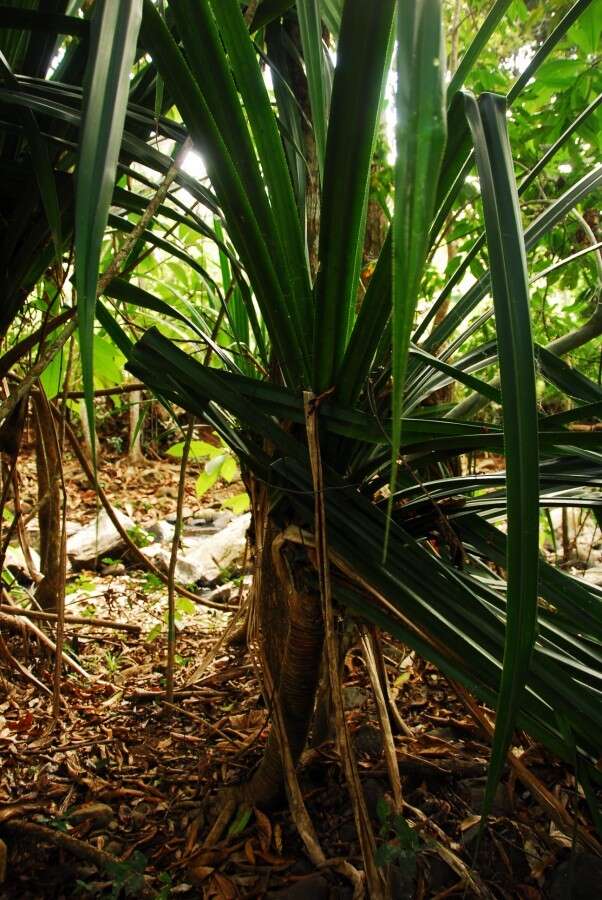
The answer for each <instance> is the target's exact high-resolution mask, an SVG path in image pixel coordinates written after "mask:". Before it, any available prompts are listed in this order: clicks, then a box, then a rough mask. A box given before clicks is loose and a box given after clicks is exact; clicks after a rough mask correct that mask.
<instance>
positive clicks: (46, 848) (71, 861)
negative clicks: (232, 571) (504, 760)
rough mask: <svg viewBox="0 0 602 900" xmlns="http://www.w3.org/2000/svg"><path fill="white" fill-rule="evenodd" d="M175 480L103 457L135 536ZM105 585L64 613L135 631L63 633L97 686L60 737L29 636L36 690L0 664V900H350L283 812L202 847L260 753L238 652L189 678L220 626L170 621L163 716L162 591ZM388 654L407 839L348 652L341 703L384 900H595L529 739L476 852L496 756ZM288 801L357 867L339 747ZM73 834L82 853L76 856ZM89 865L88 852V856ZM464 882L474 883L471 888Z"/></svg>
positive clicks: (228, 651) (213, 614) (435, 685)
mask: <svg viewBox="0 0 602 900" xmlns="http://www.w3.org/2000/svg"><path fill="white" fill-rule="evenodd" d="M34 475H35V470H34V467H33V463H32V462H31V461H28V460H26V461H25V463H24V465H23V466H22V469H21V480H22V488H21V490H22V502H23V504H24V505H26V504H27V503H28V502H33V487H34V484H35V478H34ZM178 475H179V462H178V461H177V460H157V461H148V460H147V461H146V462H145V463H143V464H137V465H131V464H129V463H128V462H127V460H123V459H119V458H106V459H104V460H103V462H102V464H101V467H100V480H101V483H102V484H104V485H105V487H106V488H107V489H109V487H110V497H111V501H112V503H113V504H115V505H118V506H119V507H120V508H121V509H122V510H124V511H126V512H127V513H128V514H129V515H130V516H131V517H132V518H133V519H135V521H136V522H137V524H139V525H140V527H141V528H144V527H148V526H149V525H150V524H151V523H152V522H153V521H157V520H160V519H164V518H165V517H166V516H168V515H169V514H170V513H173V511H174V509H175V497H176V493H177V482H178ZM65 480H66V483H67V489H68V496H69V509H68V511H67V518H68V520H71V521H73V522H78V523H80V524H81V525H83V524H86V523H88V522H90V521H92V520H93V519H94V516H95V514H96V509H97V501H96V497H95V494H94V492H93V491H92V490H91V488H90V487H89V485H88V483H87V481H86V479H85V477H84V476H83V475H82V474H81V472H80V471H79V468H78V466H77V463H76V462H75V461H74V460H71V459H69V458H67V461H66V464H65ZM216 501H219V492H218V494H217V495H212V496H210V497H209V499H204V501H203V504H201V502H200V501H198V500H197V499H196V497H195V496H194V484H193V480H191V486H190V490H189V493H187V497H186V505H187V506H188V507H189V514H194V513H195V511H198V509H199V508H200V507H201V506H202V505H207V504H208V503H209V504H210V503H216ZM104 568H105V574H103V573H102V571H85V570H84V571H78V572H70V574H69V576H68V582H67V597H66V600H67V611H68V612H69V613H70V614H77V615H82V614H84V615H93V616H95V617H98V618H107V619H112V620H114V621H119V622H123V623H126V624H130V625H131V624H133V625H136V626H139V627H140V631H139V633H138V634H131V633H125V632H121V631H118V630H113V629H110V630H109V629H100V628H98V627H96V626H92V625H83V626H82V625H68V626H67V628H66V637H65V641H66V647H67V648H68V649H69V651H70V652H71V653H72V654H73V655H74V656H75V657H76V658H77V660H78V661H79V663H80V664H81V666H82V667H83V669H84V670H85V671H86V672H87V673H88V676H89V677H88V678H87V679H85V678H83V677H81V676H78V675H74V674H73V673H67V672H65V673H64V674H63V679H62V685H61V691H62V713H61V715H60V717H59V718H58V719H56V718H54V717H53V716H52V698H51V696H50V695H49V693H47V692H46V691H48V690H51V688H52V682H53V674H52V668H53V665H54V662H53V659H52V658H51V657H50V656H48V655H45V654H44V652H43V651H42V649H40V647H39V646H38V645H37V644H36V643H35V642H34V641H32V639H31V636H26V635H25V634H21V633H19V632H18V631H15V632H10V631H6V630H5V632H4V633H5V635H6V639H7V646H8V649H9V651H10V653H11V654H12V656H13V658H14V659H17V660H18V661H19V662H20V663H21V665H22V666H24V667H26V669H27V671H29V672H30V673H31V674H32V675H33V676H34V677H35V678H36V679H38V681H39V682H41V687H39V686H37V685H36V684H34V683H32V681H31V680H30V679H29V678H28V677H26V675H25V674H24V673H23V672H22V671H17V670H15V668H14V666H11V664H10V660H9V659H7V658H6V657H5V658H4V659H2V660H1V661H0V679H1V680H0V761H1V766H2V769H1V771H2V776H1V779H0V836H1V838H2V840H0V875H1V874H2V870H3V867H5V878H4V881H3V883H2V884H0V900H38V898H40V900H41V898H53V900H60V898H67V897H114V898H116V897H118V896H131V897H157V898H167V897H176V896H179V895H182V896H184V897H191V898H196V897H199V898H201V897H202V898H225V900H234V898H239V897H241V898H242V897H248V898H251V897H257V898H261V897H266V896H267V897H282V898H292V900H295V898H306V897H307V898H311V900H321V898H351V896H352V889H351V885H350V884H349V882H347V881H345V879H344V878H343V877H342V876H341V875H340V874H339V873H338V872H336V871H335V869H334V868H325V869H322V870H320V871H317V870H316V869H315V868H314V867H313V866H312V864H311V863H310V862H309V860H308V858H307V856H306V854H305V852H304V850H303V847H302V844H301V841H300V838H299V836H298V834H297V832H296V829H295V827H294V824H293V822H292V820H291V816H290V814H289V812H288V811H286V810H280V811H277V812H270V813H265V812H261V811H260V810H250V809H248V810H245V809H241V810H239V812H238V814H237V815H236V817H235V819H234V822H233V824H231V825H230V827H229V829H228V830H227V831H223V832H222V833H220V834H218V835H215V833H214V836H213V837H212V836H211V835H210V831H211V829H212V826H213V824H214V822H215V820H216V817H217V816H218V814H219V812H220V810H221V808H222V807H223V793H222V791H223V788H224V786H227V785H229V784H235V783H238V782H240V781H241V780H242V779H243V778H244V777H245V776H247V775H248V773H249V771H250V770H252V768H253V766H254V765H255V764H256V763H257V762H258V760H259V759H260V758H261V755H262V750H263V748H264V746H265V740H266V734H267V730H268V718H269V716H268V712H267V710H266V707H265V704H264V701H263V697H262V693H261V690H260V686H259V681H258V678H257V676H256V673H255V671H254V668H253V665H252V661H251V659H250V657H249V655H248V653H247V651H246V648H244V646H238V647H221V648H220V649H219V650H218V652H217V653H216V654H215V656H214V658H213V659H212V661H211V662H210V663H209V664H208V665H207V666H206V667H204V668H201V667H200V666H199V663H200V661H201V660H202V658H203V656H204V655H205V654H206V653H208V652H209V651H210V650H211V649H212V648H213V647H214V646H215V643H216V641H217V640H218V639H219V637H220V635H221V634H222V632H223V630H224V628H225V626H226V624H227V622H228V619H229V614H228V613H227V612H222V611H219V610H212V609H206V608H204V607H202V606H200V605H199V606H197V607H193V606H192V605H190V604H189V605H186V607H185V610H184V611H183V612H181V614H180V616H179V620H178V632H177V657H176V662H177V672H176V693H175V697H174V704H173V705H167V704H166V702H165V697H164V687H165V683H164V682H165V679H164V676H165V652H166V636H165V626H164V611H165V606H166V590H165V588H164V586H163V585H162V584H161V583H160V582H158V581H157V579H156V577H154V576H152V575H149V574H148V573H145V572H143V571H141V570H140V569H139V568H136V567H135V566H134V565H129V564H126V565H121V564H118V563H115V564H113V565H112V566H111V565H106V566H105V567H104ZM157 626H158V627H157ZM49 634H52V630H50V631H49ZM149 637H154V639H153V640H149ZM384 646H385V661H386V665H387V668H388V673H389V678H390V683H391V684H392V685H393V693H394V696H395V699H396V703H397V707H398V709H399V712H400V714H401V717H402V718H403V720H404V721H405V723H406V725H407V726H408V727H409V729H410V730H411V736H409V735H407V736H406V735H398V736H396V737H395V745H396V753H397V758H398V763H399V768H400V773H401V776H402V787H403V798H404V804H405V806H404V815H405V817H406V820H407V822H408V823H410V825H411V826H412V831H408V830H407V828H405V827H404V825H403V822H400V821H396V820H395V817H394V816H392V815H391V814H390V812H389V810H390V807H389V806H388V804H387V801H388V799H389V787H388V779H387V771H386V767H385V762H384V759H383V741H382V737H381V733H380V730H379V727H378V719H377V716H376V710H375V707H374V702H373V699H372V694H371V691H370V688H369V680H368V676H367V673H366V669H365V665H364V661H363V659H362V656H361V651H360V649H359V648H357V649H352V650H351V651H350V652H349V654H348V656H347V659H346V664H345V676H344V681H345V687H344V697H345V703H346V706H347V716H348V722H349V726H350V729H351V732H352V735H353V742H354V745H355V750H356V753H357V756H358V760H359V768H360V775H361V781H362V785H363V789H364V792H365V796H366V801H367V805H368V810H369V812H370V814H371V816H372V818H373V820H374V824H375V829H376V832H377V834H378V835H379V838H378V840H379V844H381V845H382V846H385V847H386V849H385V851H384V852H385V854H386V855H387V858H388V860H389V869H388V871H389V877H390V880H391V885H392V896H393V897H395V898H404V897H408V898H411V897H418V898H443V897H447V896H452V895H459V896H464V897H466V896H477V895H479V894H480V895H481V896H488V897H496V898H497V897H520V898H527V900H539V898H547V897H550V898H552V900H560V898H562V897H564V896H572V897H576V898H580V897H583V898H588V900H589V898H594V897H597V896H599V888H600V883H601V882H602V862H601V860H600V857H597V856H596V855H595V853H594V852H592V849H591V847H590V848H589V849H587V850H583V849H580V848H577V850H576V851H573V852H572V846H573V835H571V834H566V833H565V831H566V829H565V830H564V831H563V830H562V829H561V828H559V827H558V825H557V824H556V822H555V821H554V819H553V818H552V817H551V815H550V805H549V804H550V803H551V804H552V806H553V805H554V804H555V805H556V808H557V810H560V812H561V813H562V811H568V812H570V814H571V815H575V814H576V818H577V821H578V823H579V824H580V825H581V826H582V827H583V828H584V829H585V830H586V831H588V832H589V833H592V831H591V822H590V820H589V817H588V813H587V807H586V804H585V801H584V798H583V794H582V791H581V788H580V787H579V786H578V785H576V784H575V779H574V777H573V774H572V772H571V771H570V769H569V768H568V767H567V766H565V765H563V764H562V763H560V762H559V761H558V760H556V759H554V758H552V757H551V756H550V755H549V754H547V753H546V752H545V751H544V750H543V749H542V748H541V747H540V746H538V745H536V744H534V743H532V742H530V741H529V739H528V738H526V737H525V736H523V737H522V740H521V744H520V746H519V747H517V748H515V752H516V754H517V755H519V754H520V753H522V756H521V761H522V762H523V763H526V765H527V767H528V772H529V773H530V775H529V779H531V780H530V781H528V783H525V781H524V780H522V781H521V780H520V779H519V778H518V777H517V776H516V771H515V769H514V768H513V769H512V771H510V772H507V773H506V777H505V779H504V782H503V784H502V785H501V786H500V788H499V789H498V792H497V795H496V798H495V803H494V808H493V815H492V816H491V817H490V819H489V821H488V824H487V826H486V829H485V831H484V834H483V838H482V840H481V842H480V846H477V834H478V830H479V822H480V811H481V806H482V801H483V795H484V786H485V775H486V770H487V762H488V758H489V743H488V739H487V737H486V735H484V734H483V733H482V732H481V730H480V728H479V726H478V725H477V723H476V722H475V720H474V718H473V717H472V716H471V715H470V714H469V713H468V712H467V708H466V706H465V705H464V704H463V702H462V701H461V699H460V698H458V697H457V696H456V694H455V693H454V691H453V690H452V688H451V687H450V685H449V684H448V683H447V681H446V679H445V678H444V677H443V676H442V675H441V674H440V673H439V672H438V671H437V669H436V668H435V667H433V666H432V665H430V664H428V663H425V662H424V661H423V660H421V659H419V658H417V657H416V656H415V655H414V654H412V653H409V652H407V651H406V650H405V648H404V647H402V646H401V645H399V644H397V643H395V642H392V641H388V640H385V644H384ZM42 688H45V689H46V690H43V689H42ZM300 783H301V787H302V789H303V793H304V796H305V799H306V802H307V807H308V810H309V813H310V816H311V818H312V820H313V822H314V825H315V827H316V830H317V834H318V837H319V840H320V842H321V845H322V849H323V851H324V853H325V855H326V857H327V858H329V859H331V858H335V859H341V858H344V859H347V860H349V861H351V862H352V863H354V864H357V865H358V866H359V865H360V864H361V856H360V852H359V845H358V841H357V836H356V832H355V827H354V823H353V816H352V812H351V808H350V802H349V797H348V795H347V792H346V788H345V785H344V778H343V775H342V772H341V768H340V766H339V762H338V756H337V753H336V750H335V747H334V745H333V744H332V743H326V744H323V745H321V746H320V747H318V748H312V749H309V750H307V751H306V752H305V754H304V757H303V759H302V765H301V767H300ZM541 785H543V786H544V787H545V788H546V789H547V791H548V794H549V798H551V800H550V801H549V804H548V806H547V808H542V806H541V805H540V804H539V803H538V802H537V801H536V799H535V793H536V792H537V789H538V786H541ZM558 818H559V816H558V815H556V819H558ZM32 825H33V826H36V825H37V826H38V828H37V830H36V828H35V827H33V828H32ZM44 829H45V830H44ZM65 836H66V838H67V839H68V838H74V839H76V840H75V842H72V843H71V844H69V843H68V841H67V842H66V841H65V840H63V838H64V837H65ZM208 836H209V838H210V843H209V842H208V840H207V838H208ZM82 847H83V848H84V853H83V854H82ZM85 848H89V850H90V852H89V853H87V858H82V855H84V856H85V855H86V850H85ZM99 851H104V852H105V854H109V856H104V855H103V854H102V853H100V852H99ZM382 852H383V851H381V853H382ZM111 860H112V861H111ZM571 860H572V862H571ZM470 873H475V879H476V880H475V882H474V884H473V887H472V888H471V887H468V888H467V886H466V885H467V881H466V876H467V874H468V875H469V876H470ZM569 882H571V885H572V886H570V885H569ZM567 888H568V890H569V893H567ZM120 892H121V893H120Z"/></svg>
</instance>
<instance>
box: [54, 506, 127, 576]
mask: <svg viewBox="0 0 602 900" xmlns="http://www.w3.org/2000/svg"><path fill="white" fill-rule="evenodd" d="M115 515H116V516H117V518H118V519H119V522H120V524H121V525H122V526H123V527H124V528H125V529H126V530H129V529H130V528H133V527H134V525H135V522H134V520H133V519H130V517H129V516H126V514H125V513H123V512H121V511H120V510H118V509H116V510H115ZM123 548H124V542H123V541H122V539H121V535H120V534H119V532H118V531H117V529H116V528H115V526H114V525H113V523H112V522H111V520H110V519H109V517H108V515H107V513H106V511H105V510H104V509H103V510H101V511H100V514H99V515H98V518H97V519H96V521H94V522H91V523H90V524H89V525H86V526H85V527H84V528H81V529H80V531H78V532H77V534H73V535H72V536H71V537H70V538H69V539H68V541H67V556H68V557H69V559H70V560H71V561H72V562H73V564H74V565H84V564H86V563H94V562H95V561H100V560H101V559H102V557H103V556H107V555H110V554H111V553H114V552H115V551H116V550H123Z"/></svg>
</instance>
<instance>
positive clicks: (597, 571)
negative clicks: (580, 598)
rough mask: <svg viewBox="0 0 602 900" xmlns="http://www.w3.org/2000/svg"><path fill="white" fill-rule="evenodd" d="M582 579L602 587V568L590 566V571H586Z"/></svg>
mask: <svg viewBox="0 0 602 900" xmlns="http://www.w3.org/2000/svg"><path fill="white" fill-rule="evenodd" d="M583 577H584V578H585V580H586V581H589V582H590V583H591V584H597V585H599V586H600V587H602V566H592V568H591V569H586V570H585V572H584V573H583Z"/></svg>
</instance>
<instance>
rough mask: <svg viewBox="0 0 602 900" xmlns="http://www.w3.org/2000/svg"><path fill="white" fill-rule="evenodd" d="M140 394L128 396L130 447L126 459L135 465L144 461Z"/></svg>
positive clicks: (138, 392) (136, 392)
mask: <svg viewBox="0 0 602 900" xmlns="http://www.w3.org/2000/svg"><path fill="white" fill-rule="evenodd" d="M141 400H142V392H141V391H132V393H131V394H130V446H129V450H128V457H129V459H130V462H132V463H137V462H142V461H143V460H144V453H143V452H142V423H141V422H140V416H141V415H142V403H141Z"/></svg>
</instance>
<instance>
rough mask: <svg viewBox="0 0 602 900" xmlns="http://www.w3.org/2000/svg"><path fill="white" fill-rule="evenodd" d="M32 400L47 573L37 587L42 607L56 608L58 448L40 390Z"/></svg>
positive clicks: (59, 575)
mask: <svg viewBox="0 0 602 900" xmlns="http://www.w3.org/2000/svg"><path fill="white" fill-rule="evenodd" d="M40 390H41V389H40ZM32 401H33V410H34V428H35V435H36V470H37V477H38V504H39V511H38V524H39V528H40V570H41V572H42V575H43V576H44V577H43V579H42V581H41V582H40V583H39V585H38V586H37V588H36V599H37V600H38V602H39V604H40V606H41V607H42V609H44V610H54V609H56V607H57V602H58V599H57V598H58V592H59V590H60V586H61V579H62V575H63V572H62V552H61V492H60V459H59V448H58V441H57V436H56V431H55V428H54V421H53V418H52V412H51V410H50V407H49V405H48V401H47V399H46V397H45V396H43V395H42V394H41V393H34V394H33V395H32Z"/></svg>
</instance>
